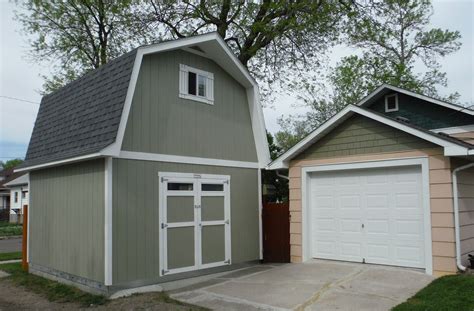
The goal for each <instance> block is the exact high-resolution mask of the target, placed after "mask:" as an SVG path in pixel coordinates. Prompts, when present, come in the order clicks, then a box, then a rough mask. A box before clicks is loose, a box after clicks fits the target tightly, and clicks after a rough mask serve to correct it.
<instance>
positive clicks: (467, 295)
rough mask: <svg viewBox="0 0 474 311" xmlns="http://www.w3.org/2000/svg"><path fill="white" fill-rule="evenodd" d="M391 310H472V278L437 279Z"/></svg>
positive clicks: (473, 286) (461, 276)
mask: <svg viewBox="0 0 474 311" xmlns="http://www.w3.org/2000/svg"><path fill="white" fill-rule="evenodd" d="M393 310H395V311H404V310H456V311H461V310H474V276H473V275H463V274H461V275H449V276H444V277H441V278H438V279H436V280H434V281H433V282H432V283H431V284H430V285H428V286H426V287H425V288H423V289H422V290H420V291H419V292H418V293H417V294H416V295H415V296H413V297H411V298H410V299H408V300H407V301H406V302H404V303H402V304H400V305H398V306H396V307H395V308H393Z"/></svg>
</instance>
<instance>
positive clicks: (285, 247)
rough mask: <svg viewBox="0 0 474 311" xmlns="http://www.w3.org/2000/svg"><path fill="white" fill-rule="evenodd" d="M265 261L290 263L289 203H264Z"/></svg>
mask: <svg viewBox="0 0 474 311" xmlns="http://www.w3.org/2000/svg"><path fill="white" fill-rule="evenodd" d="M262 226H263V261H264V262H290V209H289V204H288V203H264V204H263V210H262Z"/></svg>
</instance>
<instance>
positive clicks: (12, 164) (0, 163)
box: [0, 159, 23, 170]
mask: <svg viewBox="0 0 474 311" xmlns="http://www.w3.org/2000/svg"><path fill="white" fill-rule="evenodd" d="M21 163H23V160H22V159H12V160H8V161H5V162H3V161H0V167H1V168H2V169H3V170H8V169H11V168H14V167H15V166H18V165H20V164H21Z"/></svg>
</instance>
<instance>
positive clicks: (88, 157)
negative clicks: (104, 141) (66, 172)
mask: <svg viewBox="0 0 474 311" xmlns="http://www.w3.org/2000/svg"><path fill="white" fill-rule="evenodd" d="M100 157H102V154H101V153H91V154H87V155H83V156H80V157H75V158H69V159H64V160H59V161H53V162H48V163H43V164H38V165H32V166H27V167H22V168H19V169H15V173H16V172H27V171H33V170H37V169H43V168H47V167H51V166H58V165H64V164H69V163H74V162H79V161H84V160H91V159H96V158H100Z"/></svg>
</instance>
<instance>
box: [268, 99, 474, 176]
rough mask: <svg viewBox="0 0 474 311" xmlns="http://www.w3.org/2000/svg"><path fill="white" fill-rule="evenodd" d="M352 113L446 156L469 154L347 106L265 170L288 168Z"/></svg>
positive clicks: (437, 139)
mask: <svg viewBox="0 0 474 311" xmlns="http://www.w3.org/2000/svg"><path fill="white" fill-rule="evenodd" d="M354 113H357V114H359V115H362V116H365V117H367V118H370V119H372V120H375V121H377V122H380V123H383V124H385V125H388V126H391V127H393V128H396V129H398V130H401V131H403V132H406V133H409V134H411V135H414V136H416V137H418V138H421V139H424V140H426V141H429V142H431V143H433V144H435V145H439V146H441V147H444V148H445V150H444V151H445V155H446V156H465V155H468V154H469V152H470V151H469V149H468V148H465V147H463V146H461V145H458V144H455V143H452V142H450V141H448V140H445V139H442V138H439V137H436V136H435V134H430V133H426V132H424V131H420V130H417V129H416V128H413V127H410V126H407V125H405V124H403V123H400V122H397V121H394V120H391V119H389V118H386V117H384V116H381V115H379V114H376V113H373V112H370V111H368V110H366V109H362V108H360V107H358V106H354V105H349V106H347V107H346V108H344V109H343V110H341V111H340V112H339V113H337V114H336V115H335V116H333V117H332V118H331V119H329V120H328V121H326V122H325V123H323V124H322V125H321V126H320V127H318V128H317V129H316V130H314V131H313V132H312V133H310V134H309V135H308V136H306V137H305V138H304V139H303V140H301V141H300V142H299V143H297V144H296V145H295V146H293V147H292V148H290V149H289V150H288V151H287V152H285V153H284V154H282V155H281V156H280V157H279V158H278V159H276V160H275V161H273V162H272V163H270V165H268V167H267V169H270V170H274V169H282V168H288V167H289V160H291V159H292V158H293V157H294V156H295V155H297V154H299V153H300V152H301V151H303V150H304V149H306V147H307V146H308V145H309V144H312V143H314V142H316V141H317V140H318V139H319V138H320V137H322V136H323V135H325V134H326V133H327V132H328V131H330V130H332V129H333V128H334V127H335V126H337V125H338V124H340V123H341V122H343V121H345V120H346V119H347V118H348V117H350V116H352V115H353V114H354Z"/></svg>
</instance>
